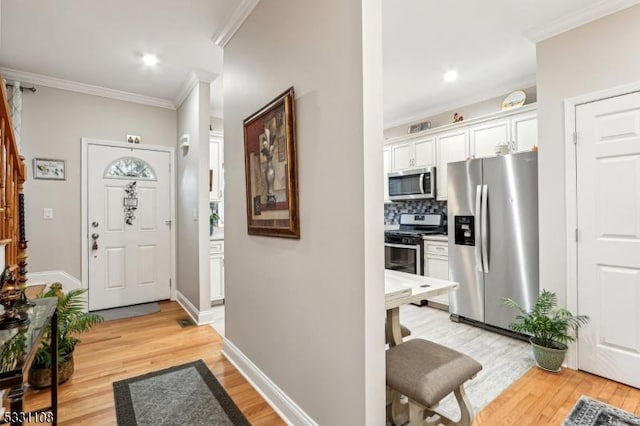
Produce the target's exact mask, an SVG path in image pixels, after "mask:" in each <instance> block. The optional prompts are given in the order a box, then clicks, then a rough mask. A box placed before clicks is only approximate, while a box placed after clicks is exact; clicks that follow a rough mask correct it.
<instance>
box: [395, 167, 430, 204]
mask: <svg viewBox="0 0 640 426" xmlns="http://www.w3.org/2000/svg"><path fill="white" fill-rule="evenodd" d="M435 196H436V168H435V167H426V168H423V169H412V170H403V171H401V172H393V173H389V199H390V200H392V201H395V200H418V199H424V198H434V197H435Z"/></svg>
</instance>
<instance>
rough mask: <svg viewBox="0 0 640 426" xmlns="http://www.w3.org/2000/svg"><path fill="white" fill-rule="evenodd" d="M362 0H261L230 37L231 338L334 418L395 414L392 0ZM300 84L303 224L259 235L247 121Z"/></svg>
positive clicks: (289, 390) (313, 410) (308, 407)
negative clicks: (248, 187) (386, 6)
mask: <svg viewBox="0 0 640 426" xmlns="http://www.w3.org/2000/svg"><path fill="white" fill-rule="evenodd" d="M362 3H363V2H360V1H344V0H326V1H322V2H312V1H295V2H294V1H285V0H269V1H262V2H260V3H259V4H258V6H257V7H256V9H255V10H254V11H253V12H252V14H251V16H250V17H249V19H248V20H247V21H246V22H245V23H244V25H243V26H242V27H241V28H240V30H239V32H238V33H237V34H236V35H235V37H234V38H233V39H232V40H231V42H230V43H229V45H228V46H227V47H226V48H225V76H224V85H225V90H224V95H225V103H224V117H225V128H224V133H225V165H226V167H225V172H226V176H225V179H226V183H225V184H226V191H225V208H226V218H227V220H226V223H225V274H226V275H225V291H226V302H225V303H226V320H225V321H226V322H225V328H226V338H227V339H228V340H229V341H230V342H232V343H233V344H234V345H235V346H236V347H237V348H239V350H240V351H242V353H243V354H244V355H246V356H247V357H248V358H249V359H250V360H251V361H252V362H253V363H254V364H255V365H256V366H257V367H258V368H259V369H260V370H261V371H262V372H264V373H265V374H266V375H267V376H268V377H269V378H270V379H271V380H272V381H273V382H274V383H275V384H276V385H277V386H278V387H279V388H280V389H282V390H283V391H284V392H285V393H286V394H287V395H288V396H289V397H290V398H291V399H292V400H293V401H294V402H295V403H296V404H298V405H299V406H300V407H301V408H302V409H303V410H304V411H305V412H306V413H307V414H309V415H310V416H311V417H312V418H313V419H314V420H315V421H316V422H318V423H319V424H323V425H340V424H352V425H363V424H383V423H384V336H383V330H384V323H383V319H384V301H383V294H384V291H383V276H384V272H383V269H384V259H383V239H382V237H383V226H382V220H381V219H382V218H381V215H380V213H381V210H382V205H383V203H382V187H381V186H380V184H379V182H380V179H379V176H380V175H381V174H382V126H381V122H382V121H381V118H382V113H381V100H382V99H381V89H382V81H381V63H382V62H381V45H382V43H381V39H380V34H379V29H380V15H379V12H380V2H379V0H376V1H366V2H364V3H365V7H366V8H367V9H366V11H365V16H364V18H363V10H362V7H363V4H362ZM363 24H364V25H365V31H364V32H365V34H364V41H363ZM376 25H377V27H376ZM376 28H377V30H376ZM376 31H378V32H376ZM363 43H365V45H364V46H363ZM363 55H364V56H365V57H364V61H365V64H366V65H365V66H364V69H363ZM363 75H364V78H363ZM289 86H294V87H295V91H296V98H295V102H296V106H295V107H296V120H297V123H296V125H297V144H298V165H299V189H300V221H301V238H300V240H288V239H280V238H269V237H258V236H249V235H248V234H247V223H246V202H245V176H244V147H243V127H242V122H243V120H244V119H245V118H246V117H248V116H250V115H252V114H253V113H254V112H256V111H258V110H259V109H260V108H262V107H263V106H264V105H266V104H267V103H268V102H269V101H270V100H271V99H273V98H274V97H275V96H277V95H278V94H280V93H282V92H283V91H284V90H286V89H287V88H288V87H289ZM363 105H366V107H363ZM336 206H340V207H339V209H338V210H336Z"/></svg>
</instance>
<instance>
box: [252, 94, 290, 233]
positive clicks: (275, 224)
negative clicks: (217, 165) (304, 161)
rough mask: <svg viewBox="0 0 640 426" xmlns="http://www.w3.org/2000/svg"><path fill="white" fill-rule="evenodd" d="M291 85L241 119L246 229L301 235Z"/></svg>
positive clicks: (256, 231)
mask: <svg viewBox="0 0 640 426" xmlns="http://www.w3.org/2000/svg"><path fill="white" fill-rule="evenodd" d="M293 98H294V92H293V87H291V88H289V89H288V90H287V91H286V92H284V93H282V94H281V95H280V96H278V97H277V98H275V99H274V100H273V101H271V102H269V103H268V104H267V105H266V106H264V107H263V108H261V109H260V110H259V111H258V112H256V113H255V114H253V115H252V116H250V117H249V118H247V119H245V120H244V167H245V178H246V196H247V231H248V233H249V234H250V235H264V236H270V237H283V238H300V217H299V209H298V170H297V169H298V167H297V159H296V140H295V133H296V131H295V109H294V100H293Z"/></svg>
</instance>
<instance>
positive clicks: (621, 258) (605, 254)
mask: <svg viewBox="0 0 640 426" xmlns="http://www.w3.org/2000/svg"><path fill="white" fill-rule="evenodd" d="M576 130H577V132H578V144H577V147H576V153H577V157H576V158H577V189H578V218H577V219H578V230H579V238H578V312H579V313H580V314H583V315H588V316H589V317H590V318H591V321H590V322H589V324H588V325H587V326H585V327H583V328H581V329H580V331H579V342H578V343H579V344H578V348H579V349H578V367H579V368H580V369H581V370H585V371H588V372H590V373H594V374H597V375H599V376H604V377H607V378H610V379H613V380H615V381H618V382H622V383H626V384H628V385H631V386H634V387H640V93H632V94H629V95H624V96H618V97H614V98H610V99H605V100H602V101H598V102H593V103H589V104H584V105H580V106H578V107H576Z"/></svg>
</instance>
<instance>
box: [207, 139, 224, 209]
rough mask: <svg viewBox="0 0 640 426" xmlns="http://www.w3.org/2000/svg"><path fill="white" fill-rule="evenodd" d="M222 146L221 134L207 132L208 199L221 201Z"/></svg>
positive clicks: (222, 175) (222, 177)
mask: <svg viewBox="0 0 640 426" xmlns="http://www.w3.org/2000/svg"><path fill="white" fill-rule="evenodd" d="M223 181H224V146H223V139H222V134H221V133H219V132H211V133H210V134H209V201H222V191H223V189H224V184H223Z"/></svg>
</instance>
